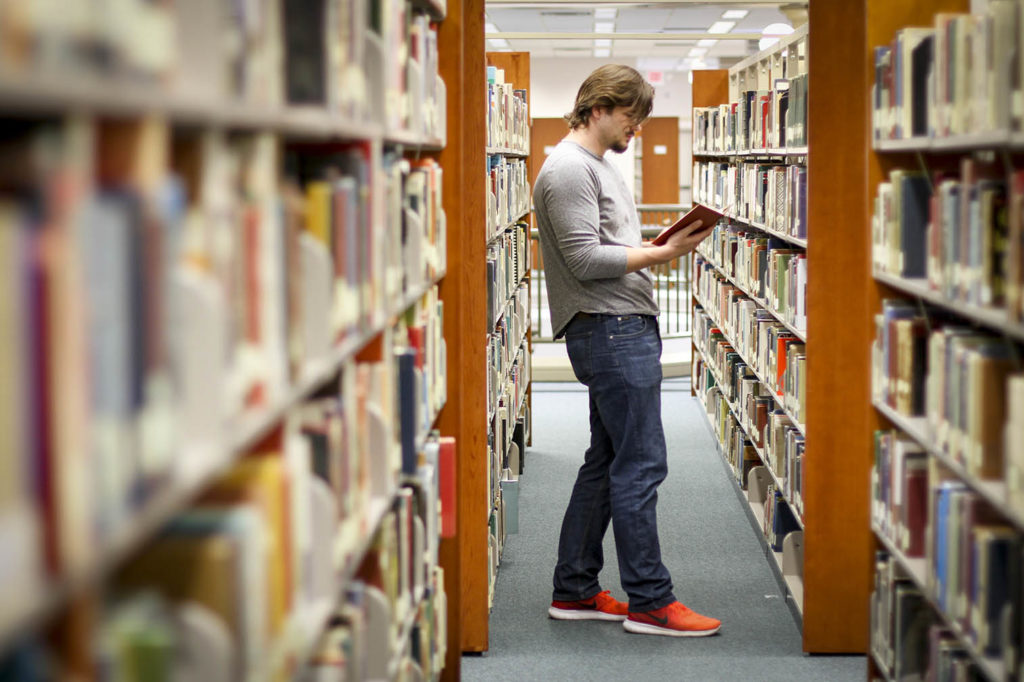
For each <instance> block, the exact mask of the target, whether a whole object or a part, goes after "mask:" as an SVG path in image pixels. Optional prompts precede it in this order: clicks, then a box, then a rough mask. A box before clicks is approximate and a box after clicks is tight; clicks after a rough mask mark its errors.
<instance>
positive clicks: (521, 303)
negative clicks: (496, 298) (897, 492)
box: [487, 281, 530, 413]
mask: <svg viewBox="0 0 1024 682" xmlns="http://www.w3.org/2000/svg"><path fill="white" fill-rule="evenodd" d="M529 302H530V284H529V282H525V281H524V282H520V283H519V286H518V287H516V290H515V293H514V294H513V295H512V296H511V297H510V298H509V300H508V301H507V302H506V305H505V307H504V309H503V310H502V312H501V316H500V317H499V318H498V320H497V322H496V323H495V325H494V327H493V328H492V330H491V333H489V334H488V335H487V348H488V352H487V367H488V370H489V371H488V381H487V395H488V403H487V404H488V406H489V407H488V413H493V412H494V408H495V406H496V405H497V404H498V401H499V399H500V397H501V394H502V391H503V390H504V389H505V385H506V384H507V383H508V381H509V376H510V371H511V368H512V366H513V363H514V362H515V360H516V358H517V357H518V355H519V350H520V348H521V347H522V345H523V342H524V341H525V340H526V337H527V334H528V333H529V329H530V307H529Z"/></svg>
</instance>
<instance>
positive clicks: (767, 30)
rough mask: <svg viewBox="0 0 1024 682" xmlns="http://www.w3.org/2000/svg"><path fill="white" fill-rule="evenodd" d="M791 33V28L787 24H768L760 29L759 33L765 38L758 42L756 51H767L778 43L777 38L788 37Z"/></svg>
mask: <svg viewBox="0 0 1024 682" xmlns="http://www.w3.org/2000/svg"><path fill="white" fill-rule="evenodd" d="M792 32H793V27H792V26H790V25H789V24H783V23H778V24H768V25H767V26H765V27H764V28H763V29H761V33H762V34H764V36H765V37H764V38H761V40H759V41H758V43H757V49H759V50H767V49H768V48H769V47H771V46H772V45H774V44H775V43H777V42H779V36H784V35H789V34H790V33H792Z"/></svg>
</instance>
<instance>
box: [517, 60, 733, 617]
mask: <svg viewBox="0 0 1024 682" xmlns="http://www.w3.org/2000/svg"><path fill="white" fill-rule="evenodd" d="M653 98H654V89H653V88H652V87H651V85H650V84H649V83H647V82H646V81H645V80H644V79H643V77H642V76H641V75H640V74H639V73H638V72H637V71H636V70H634V69H632V68H629V67H627V66H620V65H606V66H602V67H600V68H599V69H597V70H596V71H594V72H593V73H592V74H590V76H588V77H587V79H586V80H585V81H584V82H583V85H581V86H580V89H579V92H578V93H577V95H576V102H575V105H574V107H573V110H572V112H571V113H569V114H568V115H567V116H566V119H567V120H568V123H569V128H570V130H569V133H568V135H566V136H565V138H564V139H563V140H562V141H561V142H560V143H559V144H558V146H557V147H556V148H555V149H554V151H552V153H551V154H550V155H549V156H548V157H547V160H546V161H545V162H544V165H543V167H542V168H541V171H540V174H539V175H538V176H537V182H536V185H535V187H534V191H533V198H534V205H535V207H536V214H537V224H538V228H539V230H540V241H541V248H542V250H543V256H544V272H545V276H546V279H547V293H548V302H549V306H550V310H551V324H552V328H553V329H554V330H555V338H556V339H557V338H560V337H562V336H564V337H565V340H566V346H567V349H568V352H569V359H570V361H571V362H572V367H573V372H574V373H575V374H576V377H577V378H578V379H579V380H580V381H581V382H582V383H583V384H584V385H586V386H587V388H588V390H589V394H590V447H589V448H588V449H587V451H586V454H585V456H584V462H583V465H582V466H581V467H580V469H579V472H578V474H577V477H576V483H575V485H574V487H573V491H572V496H571V498H570V500H569V506H568V508H567V509H566V512H565V518H564V519H563V521H562V530H561V535H560V538H559V542H558V563H557V565H556V567H555V574H554V592H553V601H552V603H551V607H550V608H549V609H548V614H549V615H550V616H551V617H552V618H558V619H564V620H610V621H622V622H623V627H624V628H625V629H626V630H627V631H629V632H635V633H641V634H657V635H670V636H676V637H680V636H690V637H693V636H703V635H711V634H714V633H716V632H718V629H719V627H720V625H721V623H720V622H719V621H718V620H716V619H714V618H708V617H705V616H702V615H700V614H698V613H696V612H694V611H692V610H690V609H688V608H687V607H686V606H684V605H682V604H681V603H679V602H678V601H677V600H676V597H675V595H674V594H673V592H672V578H671V576H670V575H669V572H668V569H667V568H666V567H665V565H664V564H663V563H662V561H661V548H660V545H659V543H658V525H657V516H656V513H655V507H656V504H657V490H658V486H659V485H660V484H661V482H662V481H663V480H664V479H665V475H666V473H667V471H668V466H667V454H666V448H665V434H664V431H663V429H662V423H661V379H662V375H661V335H660V332H659V329H658V319H657V314H658V305H657V303H656V302H655V300H654V295H653V285H652V280H651V276H650V274H648V273H647V272H646V269H647V268H649V267H650V266H652V265H657V264H659V263H667V262H669V261H671V260H674V259H675V258H678V257H680V256H682V255H685V254H687V253H689V252H690V251H692V250H693V249H694V248H695V247H696V246H697V244H699V243H700V241H701V240H702V239H704V238H705V237H706V236H707V235H708V234H710V231H711V228H712V227H713V226H712V225H708V226H706V227H705V226H702V225H701V223H700V221H698V222H696V223H694V224H692V225H689V226H687V227H684V228H683V229H681V230H679V231H677V232H675V233H674V234H673V235H672V236H670V237H669V238H668V239H667V241H666V242H665V243H664V244H663V245H661V246H654V245H653V244H651V243H644V242H643V241H642V238H641V232H640V221H639V219H638V217H637V213H636V207H635V205H634V204H633V199H632V196H631V195H630V193H629V190H628V189H627V188H626V183H625V182H624V180H623V179H622V176H621V175H620V174H619V173H618V171H617V170H616V169H615V167H614V166H613V165H612V164H611V163H610V162H609V161H607V160H606V159H605V158H604V155H605V153H606V152H607V151H608V150H612V151H614V152H616V153H622V152H624V151H626V149H627V148H628V146H629V142H630V140H632V139H633V136H634V135H635V134H637V133H639V132H640V126H641V124H642V123H643V122H644V120H646V119H647V117H648V116H650V113H651V109H652V106H653ZM609 522H611V524H612V529H613V532H614V533H615V548H616V552H617V554H618V560H619V571H620V573H621V576H622V586H623V588H624V589H625V591H626V594H627V595H628V597H629V603H628V606H627V604H625V603H623V602H620V601H618V600H616V599H615V598H613V597H612V596H611V595H610V594H609V592H608V591H602V589H601V585H600V581H599V579H598V574H599V572H600V570H601V568H602V566H603V563H604V556H603V553H602V548H601V545H602V540H603V538H604V534H605V531H606V530H607V529H608V524H609Z"/></svg>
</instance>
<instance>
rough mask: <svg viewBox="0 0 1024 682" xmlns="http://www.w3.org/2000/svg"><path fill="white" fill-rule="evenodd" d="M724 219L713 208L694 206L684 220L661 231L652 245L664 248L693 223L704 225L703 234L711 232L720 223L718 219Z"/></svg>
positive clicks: (702, 227) (700, 205) (702, 226)
mask: <svg viewBox="0 0 1024 682" xmlns="http://www.w3.org/2000/svg"><path fill="white" fill-rule="evenodd" d="M721 217H722V213H721V212H720V211H716V210H715V209H713V208H708V207H707V206H704V205H703V204H694V205H693V208H691V209H690V211H689V213H687V214H686V215H684V216H683V217H682V218H680V219H679V220H677V221H676V222H674V223H673V224H671V225H669V226H668V227H666V228H665V229H664V230H662V231H661V234H659V235H658V236H657V237H655V238H654V239H652V240H651V244H653V245H655V246H662V245H664V244H665V242H667V241H668V238H669V237H671V236H672V235H674V234H675V233H676V232H678V231H679V230H681V229H683V228H684V227H686V226H687V225H690V224H691V223H695V222H696V221H698V220H700V221H701V222H702V223H703V224H702V225H701V227H700V230H701V232H703V231H705V230H710V229H711V228H712V227H714V226H715V223H717V222H718V219H719V218H721Z"/></svg>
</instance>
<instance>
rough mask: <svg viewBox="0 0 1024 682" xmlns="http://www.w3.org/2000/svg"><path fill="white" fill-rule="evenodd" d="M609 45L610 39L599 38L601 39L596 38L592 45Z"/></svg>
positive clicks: (610, 43) (610, 44)
mask: <svg viewBox="0 0 1024 682" xmlns="http://www.w3.org/2000/svg"><path fill="white" fill-rule="evenodd" d="M611 46H612V41H611V40H608V39H604V38H601V39H598V40H595V41H594V47H611Z"/></svg>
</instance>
